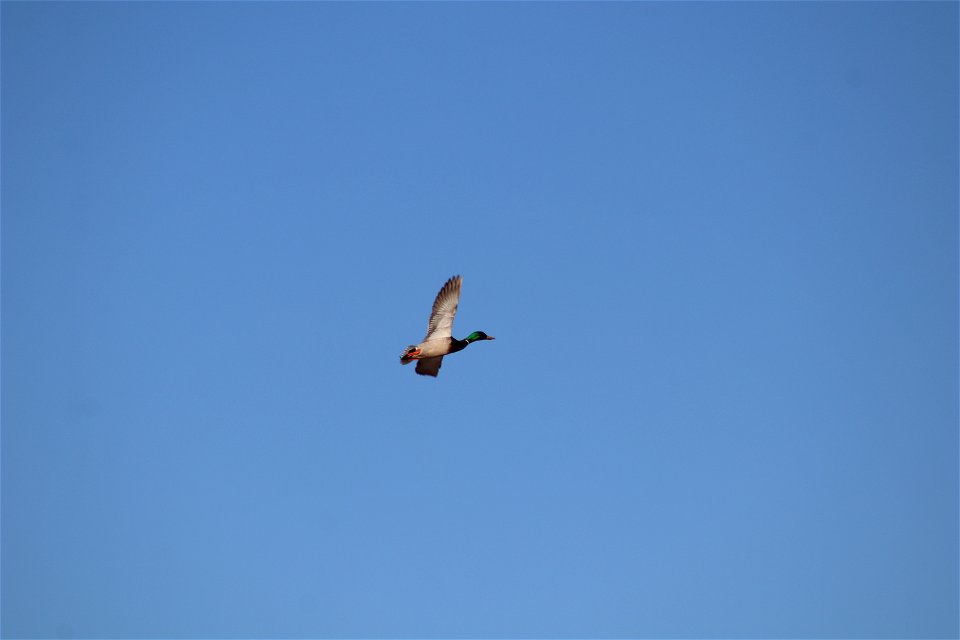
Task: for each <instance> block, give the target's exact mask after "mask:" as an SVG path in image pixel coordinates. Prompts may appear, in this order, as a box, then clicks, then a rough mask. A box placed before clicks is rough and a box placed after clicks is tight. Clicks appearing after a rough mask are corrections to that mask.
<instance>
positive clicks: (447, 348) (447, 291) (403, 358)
mask: <svg viewBox="0 0 960 640" xmlns="http://www.w3.org/2000/svg"><path fill="white" fill-rule="evenodd" d="M462 284H463V278H461V277H460V276H453V277H452V278H450V279H449V280H447V281H446V283H445V284H444V285H443V287H442V288H441V289H440V293H438V294H437V299H436V300H434V301H433V311H432V312H430V322H428V323H427V337H426V338H424V339H423V342H421V343H420V344H414V345H411V346H409V347H407V348H406V349H404V350H403V353H402V354H400V364H410V363H411V362H413V361H414V360H416V361H417V373H419V374H420V375H422V376H433V377H434V378H436V377H437V374H438V373H440V365H442V364H443V356H445V355H447V354H450V353H456V352H457V351H462V350H463V349H466V348H467V345H468V344H470V343H471V342H476V341H477V340H493V336H488V335H487V334H485V333H484V332H483V331H474V332H473V333H471V334H470V335H468V336H467V337H466V338H464V339H463V340H457V339H456V338H454V337H453V316H455V315H457V304H458V303H459V302H460V287H461V285H462Z"/></svg>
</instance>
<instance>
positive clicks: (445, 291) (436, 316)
mask: <svg viewBox="0 0 960 640" xmlns="http://www.w3.org/2000/svg"><path fill="white" fill-rule="evenodd" d="M462 283H463V278H461V277H460V276H453V277H452V278H450V279H449V280H447V282H446V283H445V284H444V285H443V288H442V289H440V293H438V294H437V299H436V300H434V301H433V311H432V312H431V313H430V322H428V323H427V337H426V338H424V341H427V340H434V339H436V338H450V337H452V336H453V316H455V315H457V305H458V304H459V303H460V286H461V285H462ZM439 368H440V366H439V365H437V369H439ZM434 375H436V374H434Z"/></svg>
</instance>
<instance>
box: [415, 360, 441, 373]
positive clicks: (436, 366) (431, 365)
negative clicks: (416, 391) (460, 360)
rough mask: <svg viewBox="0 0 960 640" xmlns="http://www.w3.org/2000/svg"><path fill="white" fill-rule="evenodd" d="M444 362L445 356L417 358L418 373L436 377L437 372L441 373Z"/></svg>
mask: <svg viewBox="0 0 960 640" xmlns="http://www.w3.org/2000/svg"><path fill="white" fill-rule="evenodd" d="M442 364H443V356H435V357H433V358H420V359H419V360H417V373H419V374H420V375H422V376H433V377H434V378H436V377H437V374H438V373H440V365H442Z"/></svg>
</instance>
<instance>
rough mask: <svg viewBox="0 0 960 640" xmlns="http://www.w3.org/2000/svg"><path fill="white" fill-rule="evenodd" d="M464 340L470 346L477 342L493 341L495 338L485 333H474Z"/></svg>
mask: <svg viewBox="0 0 960 640" xmlns="http://www.w3.org/2000/svg"><path fill="white" fill-rule="evenodd" d="M464 340H465V341H466V342H467V343H468V344H469V343H471V342H476V341H477V340H493V336H488V335H487V334H485V333H484V332H483V331H474V332H473V333H471V334H470V335H468V336H467V337H466V338H464Z"/></svg>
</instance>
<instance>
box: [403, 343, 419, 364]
mask: <svg viewBox="0 0 960 640" xmlns="http://www.w3.org/2000/svg"><path fill="white" fill-rule="evenodd" d="M421 353H423V349H421V348H420V347H407V348H406V350H405V351H404V352H403V354H402V355H401V356H400V364H408V363H410V362H412V361H413V360H416V359H417V358H419V357H420V354H421Z"/></svg>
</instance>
